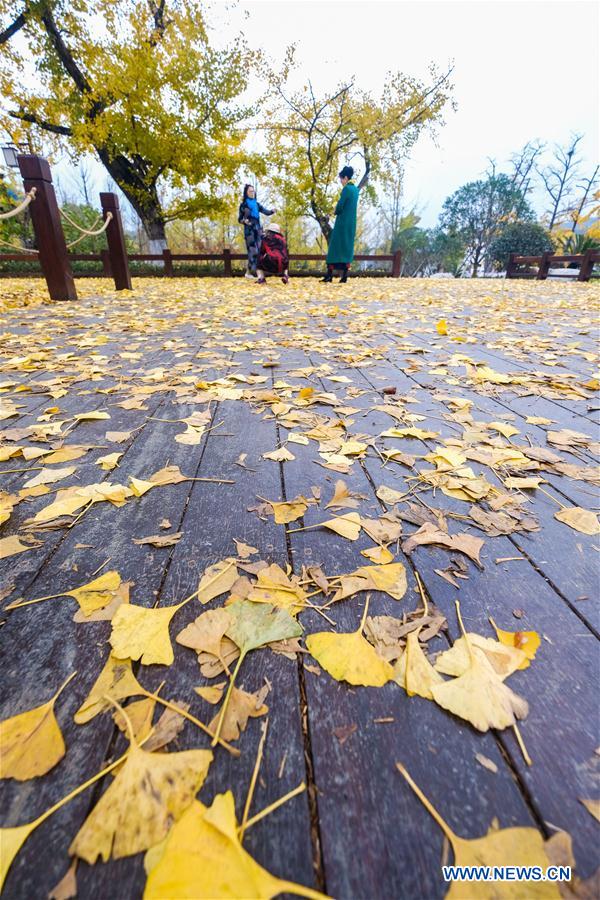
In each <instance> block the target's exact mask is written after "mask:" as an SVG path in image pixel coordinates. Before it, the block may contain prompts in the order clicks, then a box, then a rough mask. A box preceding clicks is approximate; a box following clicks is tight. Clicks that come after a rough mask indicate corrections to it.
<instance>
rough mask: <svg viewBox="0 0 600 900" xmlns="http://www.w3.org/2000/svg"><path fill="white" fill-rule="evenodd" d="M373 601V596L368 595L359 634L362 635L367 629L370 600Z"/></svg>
mask: <svg viewBox="0 0 600 900" xmlns="http://www.w3.org/2000/svg"><path fill="white" fill-rule="evenodd" d="M370 599H371V595H370V594H367V599H366V600H365V608H364V610H363V614H362V619H361V620H360V625H359V626H358V633H359V634H362V630H363V628H364V627H365V622H366V621H367V613H368V611H369V600H370Z"/></svg>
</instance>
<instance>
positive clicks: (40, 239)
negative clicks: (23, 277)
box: [17, 154, 77, 300]
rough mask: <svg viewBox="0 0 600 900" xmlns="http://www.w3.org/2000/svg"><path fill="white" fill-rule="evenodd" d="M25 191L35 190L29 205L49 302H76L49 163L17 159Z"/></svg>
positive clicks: (29, 157) (22, 156) (32, 158)
mask: <svg viewBox="0 0 600 900" xmlns="http://www.w3.org/2000/svg"><path fill="white" fill-rule="evenodd" d="M17 162H18V164H19V171H20V172H21V177H22V178H23V185H24V187H25V191H26V192H28V191H30V190H31V189H32V188H35V189H36V193H35V200H34V201H33V203H31V205H30V208H29V211H30V213H31V224H32V225H33V230H34V233H35V241H36V244H37V248H38V252H39V260H40V266H41V268H42V272H43V273H44V277H45V279H46V284H47V285H48V293H49V294H50V298H51V299H52V300H77V291H76V290H75V282H74V280H73V272H72V270H71V263H70V261H69V254H68V252H67V244H66V242H65V236H64V233H63V229H62V224H61V221H60V213H59V210H58V203H57V202H56V194H55V193H54V186H53V184H52V174H51V172H50V166H49V165H48V160H46V159H43V157H41V156H35V155H34V154H19V155H18V156H17Z"/></svg>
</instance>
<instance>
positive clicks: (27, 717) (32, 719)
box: [0, 672, 75, 781]
mask: <svg viewBox="0 0 600 900" xmlns="http://www.w3.org/2000/svg"><path fill="white" fill-rule="evenodd" d="M74 676H75V672H73V673H72V674H71V675H69V677H68V678H67V679H66V681H65V682H64V683H63V684H62V685H61V687H60V688H59V689H58V691H57V692H56V693H55V694H54V696H53V697H51V698H50V700H48V701H47V703H44V704H42V705H41V706H36V707H34V708H33V709H29V710H27V712H23V713H19V714H18V715H16V716H12V718H10V719H4V721H3V722H0V778H14V779H16V780H17V781H27V780H28V779H29V778H36V777H37V776H38V775H45V774H46V772H49V771H50V769H52V768H54V766H55V765H56V764H57V763H58V762H59V761H60V760H61V759H62V758H63V756H64V755H65V742H64V739H63V736H62V733H61V730H60V727H59V724H58V722H57V721H56V716H55V715H54V704H55V703H56V701H57V699H58V697H59V696H60V694H61V693H62V691H63V690H64V689H65V687H66V686H67V684H68V683H69V682H70V681H71V679H72V678H73V677H74Z"/></svg>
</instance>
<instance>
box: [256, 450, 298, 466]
mask: <svg viewBox="0 0 600 900" xmlns="http://www.w3.org/2000/svg"><path fill="white" fill-rule="evenodd" d="M263 459H272V460H273V462H291V461H292V460H293V459H296V457H295V456H294V454H293V453H291V452H290V451H289V450H288V449H287V447H279V448H278V449H277V450H271V451H270V452H269V453H263Z"/></svg>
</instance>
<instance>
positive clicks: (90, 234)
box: [59, 209, 113, 247]
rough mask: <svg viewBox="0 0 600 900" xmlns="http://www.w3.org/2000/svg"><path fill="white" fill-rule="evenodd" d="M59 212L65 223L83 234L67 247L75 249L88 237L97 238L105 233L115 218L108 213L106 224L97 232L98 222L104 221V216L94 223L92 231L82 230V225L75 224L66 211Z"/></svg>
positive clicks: (100, 216)
mask: <svg viewBox="0 0 600 900" xmlns="http://www.w3.org/2000/svg"><path fill="white" fill-rule="evenodd" d="M59 212H60V214H61V216H62V217H63V218H64V219H65V221H66V222H68V223H69V225H71V226H72V227H73V228H76V229H77V231H80V232H81V234H80V235H79V237H78V238H75V240H74V241H70V242H69V243H68V244H67V247H74V246H75V245H76V244H78V243H79V242H80V241H82V240H83V239H84V238H86V237H96V235H98V234H102V233H103V232H104V231H106V229H107V228H108V226H109V225H110V222H111V220H112V217H113V214H112V213H111V212H107V213H106V218H105V220H104V224H103V225H102V226H101V227H100V228H97V229H96V230H94V228H95V226H96V225H97V224H98V222H101V221H102V214H100V215H99V216H98V217H97V219H96V220H95V222H92V227H91V228H90V229H88V228H82V227H81V225H79V224H78V223H77V222H75V221H74V220H73V219H71V218H70V216H68V215H67V213H66V212H65V211H64V209H61V210H59Z"/></svg>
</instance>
